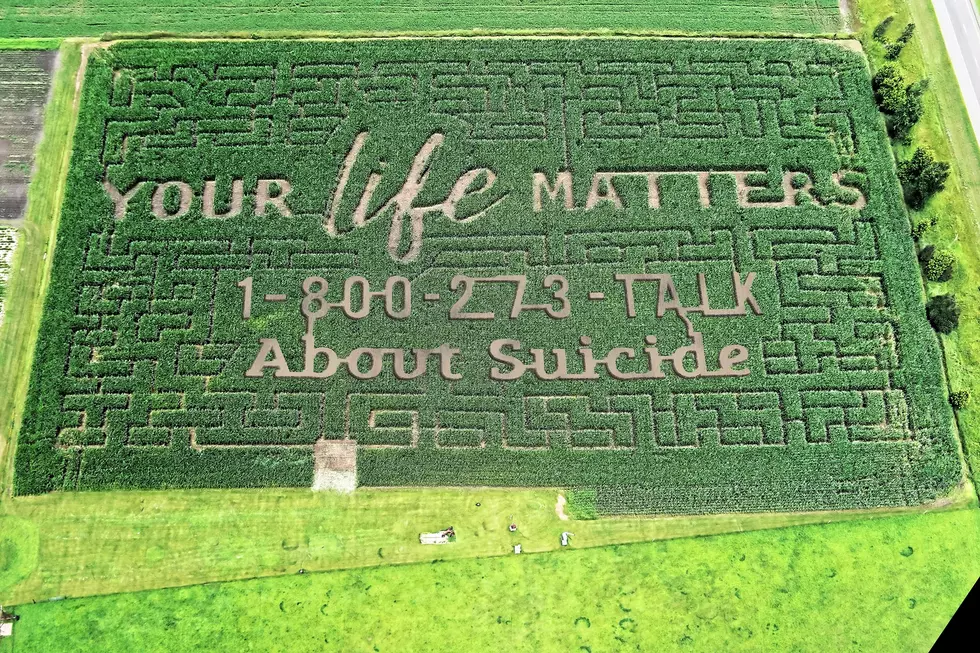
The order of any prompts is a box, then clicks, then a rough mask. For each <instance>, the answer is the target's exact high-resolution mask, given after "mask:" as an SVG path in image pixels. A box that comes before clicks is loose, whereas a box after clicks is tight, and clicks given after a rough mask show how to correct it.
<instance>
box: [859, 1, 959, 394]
mask: <svg viewBox="0 0 980 653" xmlns="http://www.w3.org/2000/svg"><path fill="white" fill-rule="evenodd" d="M893 21H894V17H893V16H888V17H887V18H886V19H885V20H883V21H882V22H881V23H879V24H878V26H877V27H875V29H874V32H873V34H872V37H873V38H874V40H875V41H878V42H879V43H882V44H883V45H884V46H885V59H886V60H888V61H897V60H898V58H899V55H900V54H901V53H902V50H903V49H904V47H905V45H906V44H908V42H909V41H910V40H911V39H912V35H913V34H914V33H915V23H908V24H907V25H906V26H905V28H904V29H903V30H902V32H901V34H900V35H899V37H898V38H897V39H896V40H895V41H889V40H888V38H887V35H888V31H889V28H890V27H891V24H892V22H893ZM871 83H872V88H873V89H874V94H875V101H876V102H877V103H878V108H879V109H880V110H881V112H882V113H883V114H884V116H885V124H886V126H887V128H888V134H889V135H890V136H891V137H892V138H894V139H895V140H897V141H899V142H901V143H902V144H903V145H911V144H912V127H914V126H915V124H916V123H917V122H919V119H920V118H922V114H923V112H924V105H923V102H922V98H923V95H924V94H925V92H926V91H927V90H928V89H929V80H928V79H921V80H915V81H909V80H907V79H906V78H905V76H904V75H903V74H902V71H901V70H900V69H899V67H898V65H897V64H895V63H886V64H885V65H883V66H881V67H880V68H879V69H878V71H877V72H876V73H875V75H874V77H873V78H872V80H871ZM949 173H950V166H949V163H946V162H945V161H937V160H936V159H935V157H933V155H932V153H930V152H929V151H928V150H925V149H923V148H921V147H917V148H916V149H915V151H914V152H913V153H912V156H911V157H910V158H908V159H905V160H900V161H899V162H898V179H899V181H900V182H901V183H902V192H903V194H904V196H905V203H906V204H908V206H909V208H910V209H913V210H915V211H920V210H922V209H923V208H924V207H925V205H926V203H927V202H928V201H929V198H931V197H932V196H933V195H935V194H936V193H939V192H941V191H942V190H943V189H944V188H945V187H946V181H947V180H948V179H949ZM936 223H937V218H936V217H932V218H931V219H930V220H928V221H921V222H917V223H916V224H915V225H914V226H913V227H912V237H913V238H914V239H915V240H916V241H917V242H918V241H919V240H920V239H921V238H922V236H923V235H924V234H925V232H926V230H927V229H928V228H929V227H931V226H935V225H936ZM919 263H920V265H921V267H922V274H923V276H924V277H925V279H926V281H927V282H934V283H943V282H946V281H949V280H950V279H952V278H953V272H954V269H955V267H956V258H955V257H954V256H953V254H952V253H950V252H948V251H946V250H942V249H937V248H936V246H935V245H925V246H924V247H922V248H921V249H920V251H919ZM960 313H961V309H960V307H959V305H958V304H957V302H956V296H955V295H954V294H953V293H946V294H942V295H936V296H933V297H930V298H929V300H928V301H927V302H926V316H927V317H928V319H929V323H930V324H932V327H933V328H934V329H935V330H936V331H938V332H939V333H944V334H949V333H952V332H953V331H954V330H955V329H956V327H957V326H958V325H959V320H960ZM968 400H969V393H968V392H967V391H965V390H961V391H958V392H952V393H950V403H951V404H952V405H953V407H954V408H961V407H963V406H965V405H966V403H967V401H968Z"/></svg>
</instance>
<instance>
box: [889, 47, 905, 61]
mask: <svg viewBox="0 0 980 653" xmlns="http://www.w3.org/2000/svg"><path fill="white" fill-rule="evenodd" d="M904 47H905V44H904V43H889V44H888V45H886V46H885V59H888V60H889V61H894V60H895V59H898V55H900V54H902V48H904Z"/></svg>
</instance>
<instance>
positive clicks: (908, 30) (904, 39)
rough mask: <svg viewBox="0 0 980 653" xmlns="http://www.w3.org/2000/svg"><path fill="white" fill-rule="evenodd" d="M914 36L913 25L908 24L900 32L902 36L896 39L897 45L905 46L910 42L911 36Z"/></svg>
mask: <svg viewBox="0 0 980 653" xmlns="http://www.w3.org/2000/svg"><path fill="white" fill-rule="evenodd" d="M913 34H915V23H909V24H908V25H906V26H905V29H903V30H902V34H901V35H900V36H899V37H898V41H897V42H898V43H901V44H902V45H905V44H906V43H908V42H909V41H910V40H912V35H913Z"/></svg>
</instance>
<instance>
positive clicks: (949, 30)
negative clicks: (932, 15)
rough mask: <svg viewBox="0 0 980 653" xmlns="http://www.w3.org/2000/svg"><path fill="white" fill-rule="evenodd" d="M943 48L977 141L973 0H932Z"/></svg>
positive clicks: (979, 85)
mask: <svg viewBox="0 0 980 653" xmlns="http://www.w3.org/2000/svg"><path fill="white" fill-rule="evenodd" d="M932 6H933V7H934V8H935V10H936V16H937V17H938V18H939V27H940V29H941V30H942V33H943V40H944V41H946V51H947V52H949V58H950V60H951V61H952V63H953V70H954V71H955V72H956V79H957V80H958V81H959V83H960V91H961V92H962V93H963V101H964V102H965V103H966V110H967V113H969V115H970V122H971V123H972V124H973V133H974V135H975V136H976V137H977V142H978V143H980V17H978V14H977V7H976V5H975V4H974V0H932Z"/></svg>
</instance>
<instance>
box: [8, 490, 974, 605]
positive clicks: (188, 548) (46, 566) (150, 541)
mask: <svg viewBox="0 0 980 653" xmlns="http://www.w3.org/2000/svg"><path fill="white" fill-rule="evenodd" d="M558 492H559V491H558V490H549V489H540V490H520V489H485V488H484V489H481V488H472V489H460V490H454V489H440V488H433V489H423V488H416V489H390V490H374V489H362V490H358V491H357V492H356V493H354V494H353V495H352V496H339V495H337V494H333V493H313V492H310V491H309V490H289V489H284V490H276V489H268V490H171V491H157V492H145V491H144V492H124V491H120V492H111V493H106V492H83V493H55V494H49V495H44V496H38V497H19V498H14V499H8V500H5V501H4V502H3V504H2V506H0V524H2V525H3V526H4V528H3V530H2V531H0V533H2V534H0V551H3V552H4V553H3V556H0V603H27V602H31V601H42V600H45V599H48V598H51V597H54V596H74V597H78V596H89V595H93V594H108V593H115V592H127V591H135V590H141V589H156V588H161V587H170V586H175V585H190V584H196V583H205V582H213V581H217V580H231V579H239V578H253V577H256V576H272V575H278V574H290V573H294V572H296V571H297V570H299V569H301V568H303V569H307V570H309V571H324V570H330V569H346V568H351V567H367V566H380V565H391V564H403V563H410V562H421V561H431V560H434V559H442V558H445V559H450V558H473V557H485V556H495V555H506V554H507V553H508V552H509V551H510V549H511V547H512V545H513V544H515V543H520V544H522V546H523V547H524V550H525V551H528V552H536V551H551V550H555V549H557V548H559V536H560V534H561V532H562V531H565V530H570V531H572V532H573V533H575V538H574V539H573V541H572V548H592V547H601V546H606V545H610V544H619V543H624V542H642V541H650V540H662V539H671V538H679V537H691V536H698V535H712V534H718V533H734V532H742V531H751V530H756V529H766V528H778V527H783V526H794V525H799V524H818V523H827V522H832V521H838V520H855V519H868V518H871V517H876V518H886V517H888V516H889V515H898V514H902V513H903V511H906V512H910V511H917V510H921V509H913V508H904V509H903V508H892V509H879V510H873V511H863V512H862V511H848V512H812V513H784V514H773V513H766V514H756V515H745V514H740V515H704V516H696V517H694V516H692V517H661V518H655V519H651V518H627V517H623V518H616V519H598V520H591V521H577V520H575V521H567V520H561V519H559V517H558V514H557V512H556V503H557V497H558ZM972 496H973V495H972V490H970V489H967V488H963V489H962V490H961V491H960V492H959V493H958V494H957V497H956V500H955V501H954V502H952V503H950V504H947V505H944V506H943V508H944V509H949V510H958V509H962V508H965V507H967V506H969V505H972V504H973V503H975V502H973V501H972ZM477 503H479V504H481V505H480V506H477V505H476V504H477ZM511 521H514V522H516V523H517V524H518V526H519V532H518V533H517V534H511V533H510V532H508V531H507V525H508V524H509V523H511ZM447 526H454V527H455V528H456V530H457V532H458V533H459V534H460V536H459V539H458V541H457V542H456V544H454V545H453V546H452V547H423V546H420V545H419V544H418V539H417V538H418V534H419V533H420V532H423V531H426V532H427V531H433V530H439V529H442V528H445V527H447Z"/></svg>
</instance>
